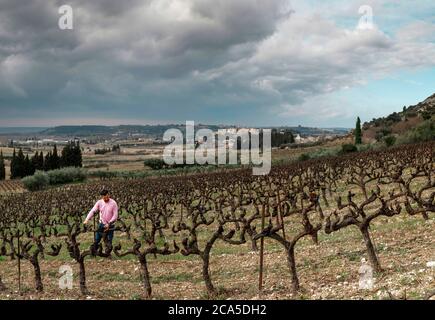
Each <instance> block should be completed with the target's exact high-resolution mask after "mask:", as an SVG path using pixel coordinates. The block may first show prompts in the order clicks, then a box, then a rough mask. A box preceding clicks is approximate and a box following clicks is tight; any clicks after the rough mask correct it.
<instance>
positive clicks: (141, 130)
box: [39, 124, 349, 138]
mask: <svg viewBox="0 0 435 320" xmlns="http://www.w3.org/2000/svg"><path fill="white" fill-rule="evenodd" d="M203 128H207V129H210V130H213V131H217V130H219V129H225V128H236V126H232V125H206V124H198V125H195V130H198V129H203ZM276 128H277V129H290V130H291V131H292V132H294V133H299V134H301V135H328V134H331V135H344V134H347V133H348V132H349V129H346V128H326V129H322V128H309V127H302V126H299V127H276ZM168 129H180V130H181V131H182V132H184V130H185V125H184V124H168V125H144V126H140V125H120V126H97V125H94V126H92V125H87V126H58V127H54V128H49V129H45V130H42V131H41V132H39V134H41V135H44V136H65V137H72V136H75V137H89V136H113V135H118V136H128V135H134V134H140V135H149V136H151V137H159V138H161V137H163V134H164V133H165V131H166V130H168Z"/></svg>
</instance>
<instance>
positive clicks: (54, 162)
mask: <svg viewBox="0 0 435 320" xmlns="http://www.w3.org/2000/svg"><path fill="white" fill-rule="evenodd" d="M51 163H52V170H54V169H59V168H60V158H59V155H58V153H57V146H56V145H54V148H53V154H52V156H51Z"/></svg>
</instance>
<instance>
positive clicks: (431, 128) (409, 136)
mask: <svg viewBox="0 0 435 320" xmlns="http://www.w3.org/2000/svg"><path fill="white" fill-rule="evenodd" d="M434 139H435V122H434V121H433V120H426V121H424V122H423V123H422V124H420V125H419V126H417V127H415V128H413V129H412V130H410V131H409V132H407V133H406V134H404V135H403V136H400V137H399V139H398V140H397V144H403V143H416V142H424V141H431V140H434Z"/></svg>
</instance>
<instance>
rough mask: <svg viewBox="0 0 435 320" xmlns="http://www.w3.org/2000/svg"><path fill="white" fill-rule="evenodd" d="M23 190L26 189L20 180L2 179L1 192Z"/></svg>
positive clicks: (0, 183) (0, 182)
mask: <svg viewBox="0 0 435 320" xmlns="http://www.w3.org/2000/svg"><path fill="white" fill-rule="evenodd" d="M23 191H24V187H23V185H22V183H21V182H20V181H17V180H7V181H0V194H5V193H13V192H23Z"/></svg>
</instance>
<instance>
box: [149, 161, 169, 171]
mask: <svg viewBox="0 0 435 320" xmlns="http://www.w3.org/2000/svg"><path fill="white" fill-rule="evenodd" d="M144 165H145V166H146V167H149V168H151V169H153V170H161V169H163V168H164V167H166V163H165V162H164V161H163V159H146V160H145V161H144Z"/></svg>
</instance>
